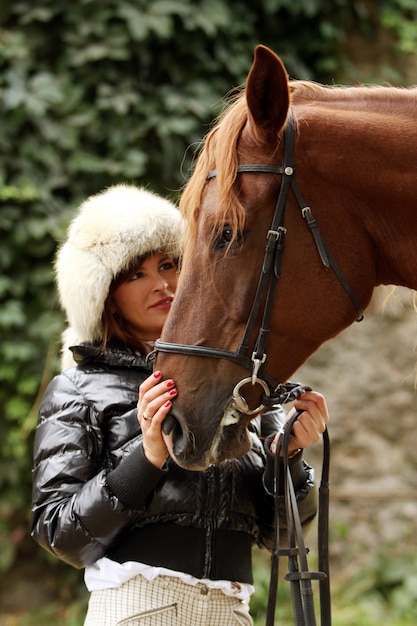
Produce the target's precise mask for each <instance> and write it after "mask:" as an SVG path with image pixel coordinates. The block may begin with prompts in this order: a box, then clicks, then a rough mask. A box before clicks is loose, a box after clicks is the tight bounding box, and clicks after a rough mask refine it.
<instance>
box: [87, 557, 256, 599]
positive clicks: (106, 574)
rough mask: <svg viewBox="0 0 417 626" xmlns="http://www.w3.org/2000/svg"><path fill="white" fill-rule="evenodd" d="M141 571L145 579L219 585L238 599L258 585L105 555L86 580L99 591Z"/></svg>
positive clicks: (89, 568)
mask: <svg viewBox="0 0 417 626" xmlns="http://www.w3.org/2000/svg"><path fill="white" fill-rule="evenodd" d="M138 574H141V575H142V576H143V577H144V578H146V580H149V581H151V580H153V579H154V578H156V577H157V576H172V577H173V578H179V579H180V580H182V581H183V582H185V583H187V584H189V585H197V584H198V583H204V584H205V585H206V586H207V587H210V589H220V590H221V591H222V592H223V593H224V594H225V595H226V596H233V597H234V598H238V599H239V600H249V598H250V596H251V595H252V593H253V592H254V590H255V588H254V586H253V585H250V584H249V583H238V582H234V581H230V580H208V579H199V578H195V577H194V576H191V575H190V574H185V573H184V572H175V571H173V570H170V569H166V568H165V567H153V566H152V565H145V564H144V563H138V562H136V561H127V562H126V563H117V561H112V560H111V559H108V558H107V557H102V558H101V559H99V560H98V561H96V562H95V563H93V565H88V566H87V567H86V568H85V573H84V580H85V584H86V586H87V589H88V591H99V590H102V589H110V588H115V587H120V586H121V585H123V583H125V582H127V581H128V580H130V579H131V578H134V577H135V576H137V575H138Z"/></svg>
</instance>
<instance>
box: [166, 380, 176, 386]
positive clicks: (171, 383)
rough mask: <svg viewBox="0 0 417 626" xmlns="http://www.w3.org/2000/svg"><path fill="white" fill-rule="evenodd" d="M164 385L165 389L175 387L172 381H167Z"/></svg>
mask: <svg viewBox="0 0 417 626" xmlns="http://www.w3.org/2000/svg"><path fill="white" fill-rule="evenodd" d="M165 384H166V386H167V387H172V386H173V385H175V383H174V381H173V380H167V381H166V383H165Z"/></svg>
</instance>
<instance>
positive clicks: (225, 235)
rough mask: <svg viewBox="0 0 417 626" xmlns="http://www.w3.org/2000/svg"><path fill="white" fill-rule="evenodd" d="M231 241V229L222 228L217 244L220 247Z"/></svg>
mask: <svg viewBox="0 0 417 626" xmlns="http://www.w3.org/2000/svg"><path fill="white" fill-rule="evenodd" d="M232 240H233V231H232V229H231V228H224V229H223V232H222V235H221V237H220V241H219V243H220V244H221V245H224V246H225V245H228V244H229V243H230V242H231V241H232Z"/></svg>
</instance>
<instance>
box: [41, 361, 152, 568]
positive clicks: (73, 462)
mask: <svg viewBox="0 0 417 626" xmlns="http://www.w3.org/2000/svg"><path fill="white" fill-rule="evenodd" d="M123 466H126V467H128V468H129V472H130V473H131V474H132V476H133V478H134V479H135V483H136V499H135V502H134V503H133V504H134V505H135V506H134V507H133V508H132V506H129V504H130V505H132V502H128V503H127V502H126V501H125V498H124V497H123V495H124V494H123V493H121V494H119V495H116V493H114V491H112V490H111V489H110V487H109V484H108V481H107V468H106V460H105V457H104V451H103V431H102V427H101V424H100V422H99V420H98V416H97V414H96V409H95V407H94V406H93V405H92V403H90V402H88V401H87V400H86V399H85V398H84V396H83V394H82V393H81V392H80V390H79V389H77V387H76V384H75V382H74V381H72V380H71V379H70V378H69V377H68V376H67V374H65V373H63V374H60V375H59V376H57V377H56V378H55V379H54V380H53V381H51V383H50V384H49V386H48V388H47V390H46V393H45V396H44V398H43V401H42V405H41V409H40V412H39V419H38V426H37V429H36V435H35V443H34V466H33V491H32V523H31V534H32V537H33V538H34V540H35V541H36V542H37V543H39V544H40V545H41V546H42V547H43V548H45V549H46V550H48V551H49V552H51V553H52V554H54V555H55V556H57V557H58V558H60V559H62V560H63V561H65V562H67V563H69V564H70V565H72V566H73V567H76V568H81V567H85V566H86V565H89V564H91V563H93V562H94V561H96V560H97V559H98V558H100V557H102V556H103V555H104V554H105V553H106V551H107V549H108V547H109V545H110V544H111V543H112V541H113V540H114V539H115V537H116V536H117V535H118V533H120V532H121V531H122V530H123V529H124V528H125V527H126V526H128V525H130V524H132V523H133V522H134V521H135V516H136V511H135V508H136V509H139V508H140V507H141V505H142V504H143V503H144V502H145V499H146V496H147V495H148V494H149V492H150V491H151V490H152V488H153V487H154V485H155V484H156V483H157V482H158V481H159V480H160V478H161V476H162V475H164V471H163V470H159V469H158V468H155V467H154V466H153V465H152V464H151V463H149V462H148V461H147V459H146V457H145V456H144V454H143V449H142V445H141V437H140V436H137V437H135V439H134V440H132V441H131V442H129V448H128V452H127V453H126V455H125V456H124V458H123V459H122V460H121V461H120V464H119V466H118V468H117V469H118V470H119V468H123ZM119 472H120V470H119ZM122 473H123V469H122ZM110 474H111V471H110ZM119 496H120V497H119Z"/></svg>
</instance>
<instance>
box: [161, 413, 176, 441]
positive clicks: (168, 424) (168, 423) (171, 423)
mask: <svg viewBox="0 0 417 626" xmlns="http://www.w3.org/2000/svg"><path fill="white" fill-rule="evenodd" d="M175 426H178V421H177V420H176V419H175V417H174V416H173V415H172V414H171V413H169V414H168V415H167V416H166V418H165V419H164V421H163V422H162V432H163V433H164V435H167V436H168V435H170V434H171V433H172V431H173V430H174V428H175Z"/></svg>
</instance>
